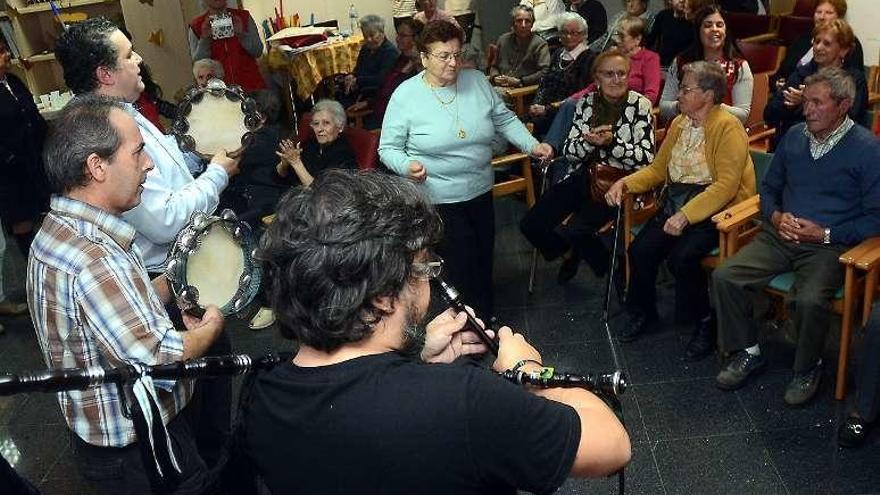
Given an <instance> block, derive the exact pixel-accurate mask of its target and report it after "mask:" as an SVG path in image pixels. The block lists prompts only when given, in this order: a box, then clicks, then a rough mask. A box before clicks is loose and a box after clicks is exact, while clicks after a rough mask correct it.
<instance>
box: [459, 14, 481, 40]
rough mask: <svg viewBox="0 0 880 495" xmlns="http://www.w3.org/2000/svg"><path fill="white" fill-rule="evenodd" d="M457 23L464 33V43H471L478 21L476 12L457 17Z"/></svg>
mask: <svg viewBox="0 0 880 495" xmlns="http://www.w3.org/2000/svg"><path fill="white" fill-rule="evenodd" d="M455 21H456V22H458V25H459V26H461V30H462V31H464V42H465V43H470V42H471V36H472V35H473V34H474V24H476V21H477V14H476V12H468V13H467V14H461V15H457V16H455Z"/></svg>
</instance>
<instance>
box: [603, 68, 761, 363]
mask: <svg viewBox="0 0 880 495" xmlns="http://www.w3.org/2000/svg"><path fill="white" fill-rule="evenodd" d="M682 74H683V78H682V83H681V86H680V88H679V91H678V103H679V108H680V109H681V115H679V116H678V117H676V118H675V120H673V121H672V123H671V124H670V126H669V130H668V133H667V135H666V139H665V140H664V141H663V145H662V146H661V147H660V150H659V151H658V152H657V158H656V159H655V160H654V162H653V163H652V164H651V165H650V166H648V167H645V168H644V169H642V170H640V171H638V172H636V173H634V174H632V175H630V176H628V177H625V178H623V179H621V180H619V181H617V182H616V183H615V184H614V185H613V186H612V187H611V188H610V189H609V190H608V193H607V195H606V198H607V200H608V204H610V205H619V204H620V203H621V201H622V199H623V194H624V193H625V192H626V191H629V192H631V193H641V192H645V191H649V190H651V189H653V188H656V187H658V186H661V185H663V186H664V189H665V192H666V194H665V198H664V199H663V200H662V201H661V210H660V211H659V212H658V213H657V214H656V215H655V216H654V217H653V218H652V219H651V220H650V221H649V222H648V223H647V224H646V225H645V226H644V228H643V229H642V230H641V231H639V233H638V235H636V238H635V240H634V241H633V243H632V245H630V248H629V260H630V267H631V272H630V280H629V291H628V292H627V297H626V311H627V314H628V316H629V318H628V322H627V325H626V327H625V328H624V329H623V331H622V332H621V333H620V335H619V338H620V340H621V342H632V341H633V340H635V339H636V338H638V337H639V336H640V335H641V334H642V333H643V332H645V331H646V330H647V329H648V328H649V327H651V326H653V325H654V324H655V323H656V322H657V319H658V318H657V291H656V286H655V284H656V280H657V270H658V268H659V267H660V264H661V263H662V262H663V260H666V261H667V265H668V266H669V270H670V271H671V272H672V274H673V275H674V276H675V313H676V318H677V319H679V320H685V321H691V322H695V323H696V328H695V330H694V334H693V336H692V338H691V342H690V343H689V344H688V349H687V352H686V357H688V358H689V359H698V358H701V357H703V356H705V355H707V354H708V353H709V352H711V350H712V349H713V343H714V338H713V335H712V334H711V332H712V331H713V329H714V328H715V325H714V324H713V323H712V321H711V309H710V307H709V287H708V280H707V278H706V272H705V271H704V270H703V268H702V267H701V266H700V260H701V259H702V258H703V257H704V256H705V255H706V254H708V253H709V252H710V251H711V250H712V249H713V248H714V247H716V246H718V232H717V231H716V229H715V225H714V224H713V223H712V221H711V219H710V217H711V216H712V215H714V214H715V213H717V212H718V211H721V210H722V209H723V208H725V207H727V206H728V205H732V204H734V203H737V202H739V201H742V200H744V199H746V198H748V197H750V196H753V195H754V194H755V171H754V166H753V165H752V160H751V158H750V157H749V152H748V137H747V136H746V132H745V129H744V128H743V126H742V124H741V123H740V122H739V120H737V118H736V117H734V116H733V115H731V114H730V113H729V112H727V111H725V110H724V109H723V108H722V106H721V102H722V101H724V95H725V93H726V91H727V89H726V88H727V83H726V77H725V73H724V71H723V70H722V69H721V67H720V66H719V65H718V64H716V63H714V62H707V61H702V60H701V61H697V62H691V63H689V64H687V65H685V66H684V67H683V68H682Z"/></svg>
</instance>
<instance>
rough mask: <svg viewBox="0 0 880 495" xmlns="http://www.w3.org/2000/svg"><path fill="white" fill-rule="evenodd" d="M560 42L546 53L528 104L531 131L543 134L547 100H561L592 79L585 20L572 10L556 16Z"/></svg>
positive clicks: (549, 108)
mask: <svg viewBox="0 0 880 495" xmlns="http://www.w3.org/2000/svg"><path fill="white" fill-rule="evenodd" d="M556 25H557V26H558V28H559V36H560V37H561V39H562V46H561V47H560V48H558V49H557V50H556V51H554V52H553V54H552V55H551V56H550V68H549V69H547V73H546V74H544V79H543V80H541V84H540V85H539V86H538V92H537V93H536V94H535V101H534V102H533V103H532V105H531V106H530V107H529V116H530V117H531V119H532V121H533V122H534V123H535V127H536V129H535V133H536V134H539V135H543V134H544V133H545V132H546V131H547V128H548V127H549V126H550V122H551V121H552V120H553V115H554V113H555V112H554V111H553V107H552V106H551V103H555V102H557V101H561V100H564V99H565V98H567V97H568V96H570V95H571V94H572V93H574V92H575V91H578V90H579V89H583V88H584V87H586V86H587V85H588V84H589V83H590V82H591V80H592V77H591V76H590V68H591V67H592V65H593V58H594V55H593V54H592V52H590V51H589V50H588V49H587V42H586V41H585V40H586V36H587V21H585V20H584V18H583V17H581V16H580V15H578V14H576V13H574V12H565V13H564V14H560V15H559V16H557V17H556Z"/></svg>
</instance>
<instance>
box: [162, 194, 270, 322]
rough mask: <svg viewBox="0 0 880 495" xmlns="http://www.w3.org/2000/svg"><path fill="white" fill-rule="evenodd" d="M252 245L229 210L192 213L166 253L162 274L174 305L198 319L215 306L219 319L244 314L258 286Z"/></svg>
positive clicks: (248, 231) (249, 234) (243, 226)
mask: <svg viewBox="0 0 880 495" xmlns="http://www.w3.org/2000/svg"><path fill="white" fill-rule="evenodd" d="M255 247H256V246H255V241H254V236H253V232H252V231H251V228H250V226H248V224H246V223H244V222H242V221H240V220H239V219H238V218H237V217H236V216H235V213H234V212H233V211H232V210H223V212H222V213H221V214H220V216H219V217H217V216H209V215H206V214H204V213H202V212H196V213H193V215H192V218H191V219H190V222H189V223H188V224H187V225H186V227H184V228H183V230H181V231H180V233H179V234H178V235H177V239H176V240H175V241H174V244H173V245H172V246H171V251H170V253H169V254H168V265H167V267H166V268H165V275H166V277H167V278H168V281H169V283H170V285H171V291H172V293H174V297H175V299H176V300H177V303H178V305H179V306H180V308H181V309H182V310H184V311H187V312H189V313H192V314H195V315H197V316H201V314H203V313H204V309H205V307H207V306H208V305H210V304H215V305H217V307H219V308H220V312H221V313H223V315H224V316H229V315H231V314H234V313H237V312H239V311H241V310H243V309H244V308H245V307H247V305H248V304H249V303H250V302H251V301H253V299H254V297H255V296H256V294H257V291H259V288H260V279H261V275H262V274H261V270H260V265H259V263H257V262H256V260H255V259H254V248H255Z"/></svg>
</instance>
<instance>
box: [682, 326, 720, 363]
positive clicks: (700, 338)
mask: <svg viewBox="0 0 880 495" xmlns="http://www.w3.org/2000/svg"><path fill="white" fill-rule="evenodd" d="M716 335H717V334H716V328H715V319H714V318H712V317H711V316H707V317H706V318H703V319H702V320H700V322H699V323H697V326H696V327H695V328H694V333H693V334H692V335H691V340H690V341H689V342H688V345H687V347H686V348H685V350H684V358H685V359H686V360H687V361H699V360H701V359H703V358H705V357H706V356H708V355H710V354H712V352H713V351H715V340H716Z"/></svg>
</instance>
